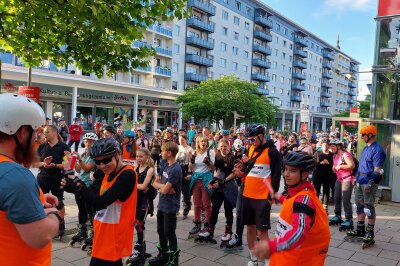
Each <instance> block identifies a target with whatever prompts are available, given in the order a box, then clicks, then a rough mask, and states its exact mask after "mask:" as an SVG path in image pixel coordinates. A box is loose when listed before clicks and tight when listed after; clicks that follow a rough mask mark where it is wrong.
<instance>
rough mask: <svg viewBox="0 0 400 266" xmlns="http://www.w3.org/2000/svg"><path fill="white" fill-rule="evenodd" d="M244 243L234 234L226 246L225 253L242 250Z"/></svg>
mask: <svg viewBox="0 0 400 266" xmlns="http://www.w3.org/2000/svg"><path fill="white" fill-rule="evenodd" d="M242 246H243V242H242V240H241V239H239V236H238V235H237V234H233V235H232V237H231V239H230V240H229V242H228V243H227V244H226V246H225V251H226V252H228V251H230V250H234V249H236V248H242Z"/></svg>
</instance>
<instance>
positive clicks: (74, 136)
mask: <svg viewBox="0 0 400 266" xmlns="http://www.w3.org/2000/svg"><path fill="white" fill-rule="evenodd" d="M68 130H69V139H70V140H73V141H78V140H81V135H82V127H81V126H80V125H74V124H72V125H70V126H69V127H68Z"/></svg>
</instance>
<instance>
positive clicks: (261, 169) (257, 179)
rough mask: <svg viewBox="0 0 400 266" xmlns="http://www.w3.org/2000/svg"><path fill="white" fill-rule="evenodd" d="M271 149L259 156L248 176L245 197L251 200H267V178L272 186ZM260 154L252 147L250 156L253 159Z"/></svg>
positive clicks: (244, 191)
mask: <svg viewBox="0 0 400 266" xmlns="http://www.w3.org/2000/svg"><path fill="white" fill-rule="evenodd" d="M268 150H269V148H266V149H264V150H263V152H262V154H261V155H260V156H258V158H257V159H256V162H255V163H254V166H253V168H251V170H250V172H249V173H248V174H247V176H246V179H245V180H246V181H245V182H244V189H243V196H245V197H247V198H251V199H267V198H268V189H267V187H266V186H265V184H264V179H265V178H267V182H269V183H270V184H271V167H270V159H269V155H268ZM257 154H258V152H256V151H254V147H253V146H251V147H250V150H249V155H251V157H250V159H251V158H254V157H255V156H257Z"/></svg>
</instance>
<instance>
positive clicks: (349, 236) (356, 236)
mask: <svg viewBox="0 0 400 266" xmlns="http://www.w3.org/2000/svg"><path fill="white" fill-rule="evenodd" d="M363 237H365V225H364V224H360V223H359V222H358V223H357V228H356V229H354V230H351V231H348V232H347V233H346V236H345V237H344V240H345V241H349V242H356V241H357V242H361V241H362V239H363Z"/></svg>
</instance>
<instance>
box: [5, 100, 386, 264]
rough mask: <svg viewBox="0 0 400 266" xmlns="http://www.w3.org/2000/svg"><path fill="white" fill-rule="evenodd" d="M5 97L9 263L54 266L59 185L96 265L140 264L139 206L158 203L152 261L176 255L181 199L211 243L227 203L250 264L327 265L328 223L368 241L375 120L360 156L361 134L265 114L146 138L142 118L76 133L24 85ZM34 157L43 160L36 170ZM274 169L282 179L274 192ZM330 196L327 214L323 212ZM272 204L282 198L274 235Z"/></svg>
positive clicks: (233, 243) (60, 227)
mask: <svg viewBox="0 0 400 266" xmlns="http://www.w3.org/2000/svg"><path fill="white" fill-rule="evenodd" d="M0 105H1V106H6V107H7V108H6V109H7V112H10V114H12V115H13V116H12V117H13V120H12V121H10V120H8V117H9V116H7V112H6V113H2V114H1V115H0V160H1V164H0V187H2V189H1V190H0V226H2V228H6V229H7V230H6V231H4V232H6V233H1V235H2V236H1V238H0V257H1V258H7V261H6V265H22V263H24V264H26V263H27V262H28V265H30V264H29V261H35V262H38V265H50V258H51V239H52V238H53V237H55V236H57V235H62V234H63V233H64V232H63V231H64V228H65V227H64V219H63V217H64V215H65V209H64V205H63V193H64V192H69V193H73V194H74V195H75V200H76V204H77V206H78V212H79V215H78V223H79V224H78V232H77V234H76V235H74V236H73V237H72V242H71V246H73V245H74V244H75V243H81V244H82V243H83V244H84V245H85V246H87V247H89V253H90V254H91V261H90V265H91V266H97V265H122V258H124V257H129V258H128V259H127V262H126V263H127V264H128V265H145V263H146V260H147V259H148V257H149V254H147V253H146V241H145V224H146V217H147V216H148V215H153V214H156V218H157V233H158V236H159V243H158V245H157V249H158V251H159V252H158V255H157V256H155V257H152V258H150V259H148V260H147V264H148V265H178V264H179V253H180V250H179V247H178V242H177V237H176V226H177V216H178V215H180V209H181V200H182V216H183V218H184V219H185V218H187V217H188V215H189V212H190V210H192V209H193V223H194V225H193V228H192V229H191V230H190V231H189V232H188V235H189V238H190V237H193V238H195V241H201V242H209V243H214V244H215V243H216V240H215V239H214V229H215V225H216V224H217V222H218V214H219V212H220V209H221V207H222V205H223V206H224V212H225V219H226V221H225V223H226V226H225V232H224V234H223V235H222V236H221V247H225V248H226V249H227V250H229V249H235V248H238V247H241V246H242V245H243V231H244V228H245V226H246V228H247V244H248V248H249V253H250V261H249V263H248V265H250V266H251V265H257V264H258V263H263V262H264V260H265V259H268V258H270V265H323V264H324V261H325V258H326V254H327V251H328V246H329V241H330V231H329V225H336V224H339V225H340V228H339V230H346V231H347V236H346V237H347V238H345V239H353V238H356V239H362V241H363V243H364V246H369V245H372V244H373V243H374V239H373V238H374V224H375V218H376V213H375V208H374V202H375V192H376V190H377V185H378V184H379V183H380V181H381V179H382V175H383V170H382V169H383V164H384V161H385V153H384V151H383V149H382V147H381V146H379V144H377V142H376V141H375V137H376V136H377V134H378V132H377V129H376V127H374V126H373V125H368V126H366V127H363V128H362V129H361V131H360V134H361V138H362V140H363V141H364V142H365V143H366V144H367V145H366V147H365V148H364V149H363V152H362V154H361V156H360V160H359V162H358V161H357V159H355V158H356V157H355V150H356V149H355V148H354V147H357V138H355V137H354V136H350V135H349V136H348V137H346V138H345V139H340V137H339V135H338V132H336V131H334V132H331V133H325V132H315V133H314V134H312V133H311V132H307V133H306V134H304V135H302V136H300V137H299V136H298V134H297V133H295V132H291V133H287V134H285V133H283V132H277V131H274V130H273V129H270V130H266V128H265V127H264V126H263V125H261V124H252V125H249V126H248V127H247V128H246V129H234V128H230V129H223V130H220V131H217V132H212V131H211V130H210V129H209V128H208V127H199V126H196V125H195V124H194V123H190V124H189V126H188V127H187V128H181V129H178V127H177V126H171V127H167V128H166V129H165V130H163V131H162V130H158V129H156V130H154V135H153V136H151V137H148V136H146V135H145V134H144V130H143V129H142V128H140V127H138V125H134V127H133V128H132V129H129V130H125V131H124V130H123V129H122V128H123V125H122V124H117V125H103V124H101V123H100V122H96V123H95V124H94V132H86V133H83V131H82V127H81V126H80V125H79V118H77V119H74V123H73V124H72V125H70V126H69V127H67V126H66V124H65V120H64V119H59V120H58V126H54V125H49V124H48V123H49V119H46V117H45V115H44V113H43V110H42V109H41V108H40V106H39V105H37V104H36V103H34V102H33V101H31V100H29V99H27V98H25V97H23V96H18V95H12V94H2V95H0ZM81 139H82V141H83V142H82V145H83V147H84V149H83V153H81V154H79V153H78V147H79V144H80V141H81ZM73 144H75V147H74V148H75V150H74V151H71V147H72V145H73ZM29 167H37V168H39V173H38V175H37V177H35V176H33V175H32V173H31V172H30V171H29V170H27V169H28V168H29ZM281 178H283V179H284V184H285V186H284V188H283V192H282V193H280V194H278V193H277V192H278V191H280V184H281ZM321 188H322V192H321ZM353 190H354V193H355V204H356V206H357V208H356V212H357V226H356V228H354V226H353V209H352V204H351V195H352V191H353ZM281 191H282V189H281ZM49 193H51V194H49ZM157 196H158V197H159V199H158V206H157V207H155V206H154V203H153V201H154V200H155V198H156V197H157ZM330 201H331V202H333V203H334V216H332V217H330V218H328V215H329V213H328V205H329V203H330ZM274 203H276V204H282V209H281V212H280V215H279V219H278V222H277V228H276V233H275V237H274V238H273V239H269V236H268V230H270V229H271V217H270V216H271V215H270V214H271V205H272V204H274ZM342 206H343V209H344V214H345V215H344V218H345V219H344V220H342ZM192 207H193V208H192ZM234 214H236V222H235V225H236V227H235V229H234V228H233V221H234ZM366 217H367V218H368V219H367V223H366V222H365V219H366ZM134 230H136V237H135V236H134ZM134 240H135V245H134V246H133V242H134ZM27 256H29V260H27ZM26 260H27V261H26ZM32 265H36V264H32Z"/></svg>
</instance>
